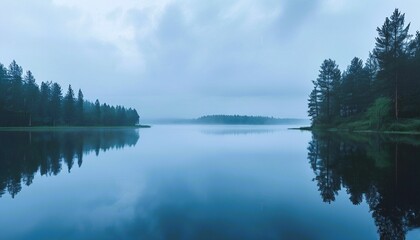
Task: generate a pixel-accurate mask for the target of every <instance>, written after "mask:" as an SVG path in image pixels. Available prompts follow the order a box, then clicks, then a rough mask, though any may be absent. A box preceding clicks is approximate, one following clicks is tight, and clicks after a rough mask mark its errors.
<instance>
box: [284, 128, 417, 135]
mask: <svg viewBox="0 0 420 240" xmlns="http://www.w3.org/2000/svg"><path fill="white" fill-rule="evenodd" d="M288 129H289V130H300V131H324V132H342V133H368V134H372V133H376V134H394V135H420V132H419V131H391V130H361V129H360V130H355V129H346V128H313V127H297V128H288Z"/></svg>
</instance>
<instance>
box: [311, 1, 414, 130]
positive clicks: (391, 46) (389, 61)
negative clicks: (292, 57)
mask: <svg viewBox="0 0 420 240" xmlns="http://www.w3.org/2000/svg"><path fill="white" fill-rule="evenodd" d="M409 29H410V24H407V25H406V24H405V14H402V13H401V12H400V11H399V10H398V9H395V11H394V12H393V13H392V15H391V16H390V17H389V18H388V17H387V18H386V19H385V21H384V24H383V25H382V26H381V27H378V28H377V29H376V30H377V33H378V36H377V37H376V38H375V41H376V43H375V48H374V49H373V51H372V52H371V53H369V57H368V59H367V60H366V63H365V64H363V61H362V60H361V59H360V58H357V57H355V58H353V60H352V61H351V63H350V65H349V66H348V67H347V69H346V70H345V71H344V72H343V73H342V74H341V72H340V70H339V69H338V66H337V64H336V63H335V61H333V60H331V59H327V60H325V61H324V62H323V63H322V65H321V67H320V71H319V75H318V78H317V80H316V81H314V82H313V84H314V89H313V90H312V92H311V94H310V97H309V99H308V115H309V116H310V117H311V119H312V125H317V124H324V125H334V124H340V123H341V122H346V121H349V120H348V119H355V118H366V117H368V116H367V115H369V114H367V112H368V109H369V111H371V110H372V109H378V108H377V107H378V106H379V105H381V104H379V103H384V101H383V100H384V99H388V100H390V101H391V103H392V104H391V105H392V106H391V110H390V111H389V113H388V111H387V114H391V112H392V113H393V117H392V119H394V120H396V121H398V120H399V119H400V118H420V108H419V107H418V106H419V105H420V70H419V69H420V33H419V32H417V33H416V34H415V37H414V38H412V37H411V35H410V34H409ZM377 99H379V100H380V101H376V100H377ZM382 105H383V104H382ZM375 106H376V107H375ZM368 118H369V117H368ZM387 119H391V118H387Z"/></svg>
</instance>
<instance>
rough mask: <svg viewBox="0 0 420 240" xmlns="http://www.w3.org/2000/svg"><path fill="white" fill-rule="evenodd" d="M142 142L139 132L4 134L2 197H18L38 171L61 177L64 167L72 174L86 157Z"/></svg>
mask: <svg viewBox="0 0 420 240" xmlns="http://www.w3.org/2000/svg"><path fill="white" fill-rule="evenodd" d="M138 139H139V132H138V131H137V130H135V129H110V130H107V131H102V130H89V131H85V130H75V131H50V132H38V131H35V132H8V131H5V132H0V145H1V146H2V147H1V148H0V198H1V196H2V195H3V194H5V193H6V192H8V193H9V194H10V195H11V196H12V197H15V196H16V194H18V193H19V192H20V191H21V190H22V185H23V184H24V185H26V186H29V185H31V184H32V182H33V179H34V178H35V176H36V175H38V174H37V173H38V172H39V173H40V175H41V176H51V175H58V174H59V173H60V172H61V171H62V170H63V166H64V167H66V168H67V171H69V172H70V171H71V170H72V168H74V164H75V163H76V161H77V165H78V166H79V167H80V166H81V165H82V162H83V155H85V154H88V153H90V152H93V151H95V152H97V154H99V152H100V151H107V150H109V149H113V148H117V149H119V148H123V147H126V146H135V145H136V144H137V141H138Z"/></svg>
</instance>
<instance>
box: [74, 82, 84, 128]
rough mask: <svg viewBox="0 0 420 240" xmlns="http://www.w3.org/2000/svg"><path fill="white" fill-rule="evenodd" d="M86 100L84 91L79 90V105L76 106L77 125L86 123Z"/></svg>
mask: <svg viewBox="0 0 420 240" xmlns="http://www.w3.org/2000/svg"><path fill="white" fill-rule="evenodd" d="M83 105H84V99H83V93H82V90H81V89H79V92H78V93H77V104H76V115H77V124H78V125H83V122H84V114H85V113H84V108H83Z"/></svg>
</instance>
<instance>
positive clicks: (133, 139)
mask: <svg viewBox="0 0 420 240" xmlns="http://www.w3.org/2000/svg"><path fill="white" fill-rule="evenodd" d="M419 145H420V139H419V140H416V139H413V138H410V137H404V136H402V137H401V136H400V137H387V136H385V137H384V136H366V135H364V136H363V135H362V136H342V135H341V136H338V135H329V134H312V133H311V132H300V131H291V130H287V127H285V126H263V127H261V126H259V127H258V126H177V125H173V126H170V125H168V126H165V125H162V126H159V125H158V126H154V127H153V128H151V129H141V130H133V129H125V130H121V129H114V130H93V131H76V132H74V131H53V132H0V146H1V147H0V195H1V197H0V213H1V214H0V231H1V239H379V238H380V237H382V238H383V239H404V238H406V239H420V231H419V230H418V229H419V228H418V227H420V159H419V158H420V147H418V146H419Z"/></svg>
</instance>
